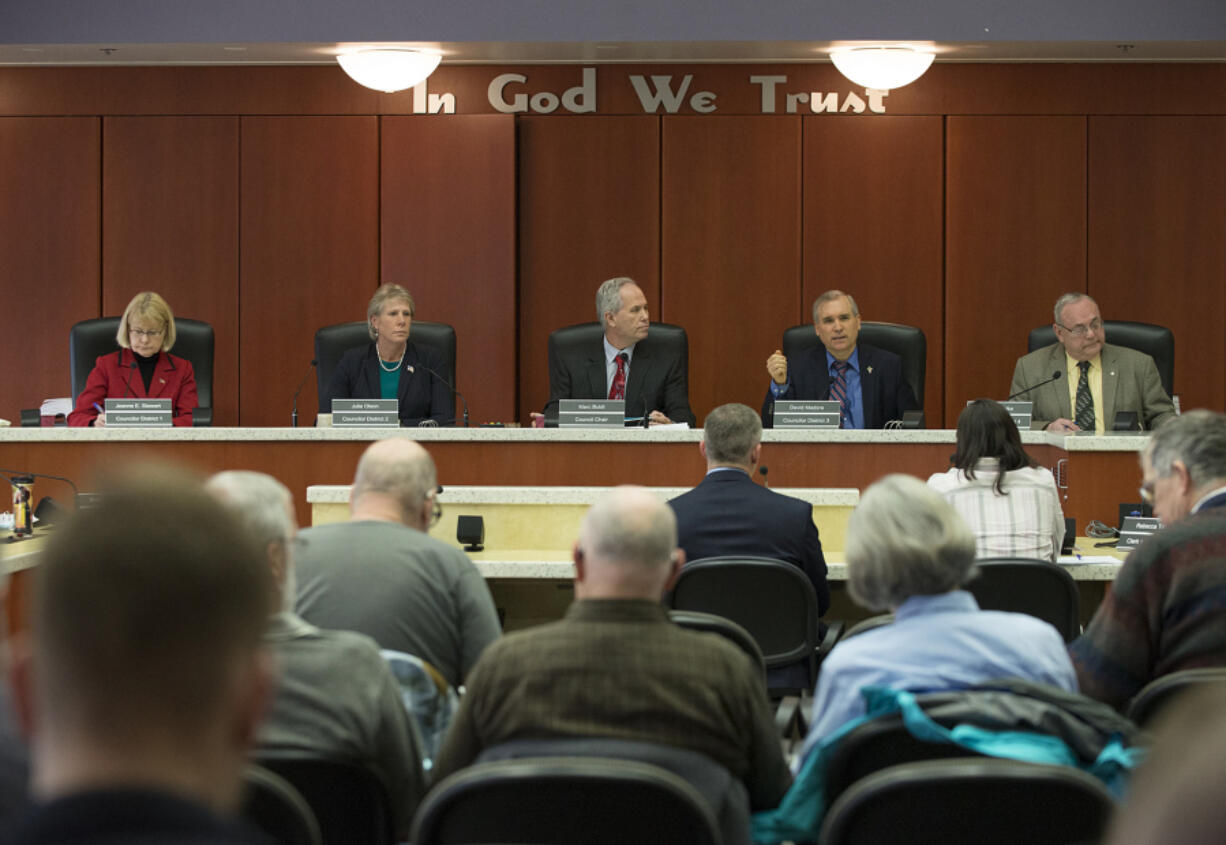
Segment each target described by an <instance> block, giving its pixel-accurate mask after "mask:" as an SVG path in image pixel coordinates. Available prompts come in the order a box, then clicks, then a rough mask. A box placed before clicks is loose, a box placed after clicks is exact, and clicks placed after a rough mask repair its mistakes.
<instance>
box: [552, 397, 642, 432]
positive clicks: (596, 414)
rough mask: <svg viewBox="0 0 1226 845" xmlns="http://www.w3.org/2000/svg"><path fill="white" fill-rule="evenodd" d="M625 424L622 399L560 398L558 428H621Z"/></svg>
mask: <svg viewBox="0 0 1226 845" xmlns="http://www.w3.org/2000/svg"><path fill="white" fill-rule="evenodd" d="M625 424H626V400H624V399H560V400H559V401H558V428H622V427H623V426H625Z"/></svg>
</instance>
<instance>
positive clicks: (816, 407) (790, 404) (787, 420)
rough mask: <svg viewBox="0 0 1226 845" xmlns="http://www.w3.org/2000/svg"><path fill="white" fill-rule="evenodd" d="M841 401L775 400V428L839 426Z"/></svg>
mask: <svg viewBox="0 0 1226 845" xmlns="http://www.w3.org/2000/svg"><path fill="white" fill-rule="evenodd" d="M838 427H839V403H838V402H837V401H836V400H833V399H830V400H827V401H799V400H795V399H781V400H779V401H777V402H775V428H838Z"/></svg>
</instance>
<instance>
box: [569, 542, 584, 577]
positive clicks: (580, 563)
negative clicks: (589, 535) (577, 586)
mask: <svg viewBox="0 0 1226 845" xmlns="http://www.w3.org/2000/svg"><path fill="white" fill-rule="evenodd" d="M571 560H573V561H574V562H575V581H576V582H578V583H583V579H584V578H585V577H586V576H587V561H585V560H584V559H583V547H582V546H580V545H579V544H578V543H575V545H574V548H573V549H572V550H571Z"/></svg>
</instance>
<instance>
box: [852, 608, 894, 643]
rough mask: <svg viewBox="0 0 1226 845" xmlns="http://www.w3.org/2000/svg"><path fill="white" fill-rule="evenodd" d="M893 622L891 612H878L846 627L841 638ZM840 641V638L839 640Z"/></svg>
mask: <svg viewBox="0 0 1226 845" xmlns="http://www.w3.org/2000/svg"><path fill="white" fill-rule="evenodd" d="M893 623H894V614H893V613H879V614H877V615H876V616H870V617H868V618H867V619H861V620H860V621H859V622H857V623H856V624H854V625H852V626H851V627H850V628H848V629H847V633H845V634H843V639H844V640H845V639H847V638H848V637H854V636H857V635H858V634H863V633H864V632H865V631H871V630H873V629H874V628H880V627H882V626H884V625H892V624H893ZM840 642H841V640H840Z"/></svg>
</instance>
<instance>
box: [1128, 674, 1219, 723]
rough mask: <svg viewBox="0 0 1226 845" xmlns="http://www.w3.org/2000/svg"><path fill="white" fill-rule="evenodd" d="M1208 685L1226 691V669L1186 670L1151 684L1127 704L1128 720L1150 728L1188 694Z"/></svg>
mask: <svg viewBox="0 0 1226 845" xmlns="http://www.w3.org/2000/svg"><path fill="white" fill-rule="evenodd" d="M1208 685H1217V686H1221V687H1223V688H1226V668H1217V667H1211V668H1205V669H1184V670H1183V671H1180V672H1172V673H1171V674H1169V675H1163V676H1162V677H1161V678H1157V679H1155V680H1153V681H1150V682H1149V683H1148V684H1146V685H1145V687H1144V688H1143V689H1142V690H1141V691H1140V692H1138V693H1137V694H1136V695H1135V696H1134V697H1133V699H1132V701H1131V702H1130V703H1129V704H1128V713H1127V715H1128V718H1129V719H1132V721H1134V722H1136V723H1137V724H1138V725H1140V726H1141V727H1145V726H1147V725H1148V724H1149V723H1151V722H1152V721H1153V720H1154V717H1156V716H1157V715H1158V714H1159V713H1161V712H1162V711H1163V710H1164V709H1165V708H1166V707H1167V706H1169V705H1170V703H1171V702H1172V701H1174V700H1175V699H1176V698H1178V697H1179V696H1180V695H1182V694H1183V693H1185V692H1188V691H1190V690H1193V689H1198V688H1200V687H1204V686H1208Z"/></svg>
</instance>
